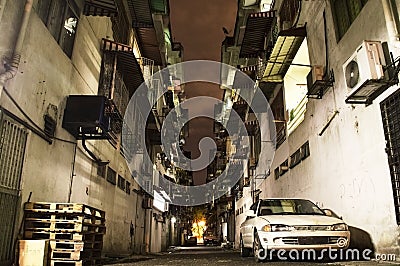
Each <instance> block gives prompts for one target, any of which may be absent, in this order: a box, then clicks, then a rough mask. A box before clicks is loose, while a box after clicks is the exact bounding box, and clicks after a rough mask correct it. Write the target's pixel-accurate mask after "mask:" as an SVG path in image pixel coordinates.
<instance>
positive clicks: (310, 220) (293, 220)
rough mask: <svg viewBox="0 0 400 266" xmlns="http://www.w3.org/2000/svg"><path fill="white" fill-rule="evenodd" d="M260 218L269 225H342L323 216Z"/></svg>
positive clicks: (332, 218)
mask: <svg viewBox="0 0 400 266" xmlns="http://www.w3.org/2000/svg"><path fill="white" fill-rule="evenodd" d="M260 218H262V219H264V220H267V221H268V222H269V223H270V224H285V225H334V224H338V223H344V222H343V220H340V219H338V218H334V217H330V216H325V215H286V214H285V215H277V214H275V215H266V216H261V217H260Z"/></svg>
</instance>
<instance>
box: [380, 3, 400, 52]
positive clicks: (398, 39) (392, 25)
mask: <svg viewBox="0 0 400 266" xmlns="http://www.w3.org/2000/svg"><path fill="white" fill-rule="evenodd" d="M382 7H383V13H384V15H385V20H386V27H387V29H388V34H389V38H390V42H392V45H393V46H394V47H396V48H400V34H399V27H400V26H399V17H398V13H397V11H395V10H397V9H396V4H395V3H393V1H392V0H382Z"/></svg>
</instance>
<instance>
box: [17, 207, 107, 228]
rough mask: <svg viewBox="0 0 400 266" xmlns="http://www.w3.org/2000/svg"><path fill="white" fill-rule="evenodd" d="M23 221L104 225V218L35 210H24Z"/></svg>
mask: <svg viewBox="0 0 400 266" xmlns="http://www.w3.org/2000/svg"><path fill="white" fill-rule="evenodd" d="M25 221H49V222H58V221H71V222H80V223H86V224H93V225H104V224H105V221H106V219H105V218H103V217H97V216H91V215H87V214H81V213H52V212H42V211H37V210H26V211H25Z"/></svg>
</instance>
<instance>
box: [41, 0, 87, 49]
mask: <svg viewBox="0 0 400 266" xmlns="http://www.w3.org/2000/svg"><path fill="white" fill-rule="evenodd" d="M34 8H35V10H36V13H37V14H38V16H39V17H40V19H41V20H42V21H43V23H44V24H45V25H46V27H47V28H48V30H49V32H50V33H51V35H53V37H54V39H55V40H56V41H57V42H58V44H59V45H60V47H61V48H62V49H63V51H64V52H65V54H67V55H68V56H69V57H71V56H72V49H73V46H74V40H75V34H76V28H77V25H78V18H79V10H78V7H77V5H76V4H75V2H74V0H69V1H65V0H38V1H37V2H35V4H34Z"/></svg>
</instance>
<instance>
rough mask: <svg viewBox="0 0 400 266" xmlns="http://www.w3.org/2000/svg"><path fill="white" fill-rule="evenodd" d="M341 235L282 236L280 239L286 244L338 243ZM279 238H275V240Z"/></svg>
mask: <svg viewBox="0 0 400 266" xmlns="http://www.w3.org/2000/svg"><path fill="white" fill-rule="evenodd" d="M338 239H339V237H337V236H333V237H328V236H314V237H282V238H281V239H280V240H281V241H282V242H283V243H284V244H285V245H325V244H336V243H337V241H338ZM276 241H277V239H275V242H276Z"/></svg>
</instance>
